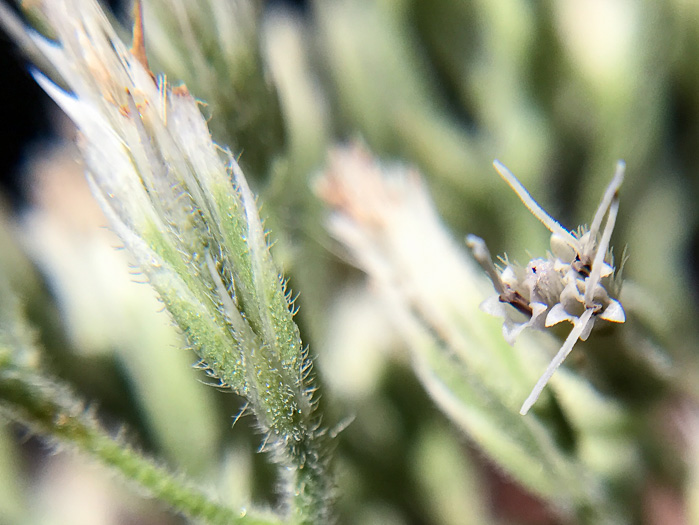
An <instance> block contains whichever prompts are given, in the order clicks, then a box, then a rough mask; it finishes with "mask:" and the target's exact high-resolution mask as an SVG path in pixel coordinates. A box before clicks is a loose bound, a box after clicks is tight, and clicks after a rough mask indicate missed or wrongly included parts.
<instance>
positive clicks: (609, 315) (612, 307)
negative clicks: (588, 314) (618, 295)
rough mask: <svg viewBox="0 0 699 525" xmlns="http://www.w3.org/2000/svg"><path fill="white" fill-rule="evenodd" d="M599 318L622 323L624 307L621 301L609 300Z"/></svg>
mask: <svg viewBox="0 0 699 525" xmlns="http://www.w3.org/2000/svg"><path fill="white" fill-rule="evenodd" d="M598 317H599V318H600V319H604V320H605V321H611V322H612V323H623V322H624V321H626V314H625V313H624V308H623V307H622V306H621V303H620V302H619V301H617V300H616V299H610V300H609V306H607V308H605V310H604V312H602V313H601V314H599V316H598Z"/></svg>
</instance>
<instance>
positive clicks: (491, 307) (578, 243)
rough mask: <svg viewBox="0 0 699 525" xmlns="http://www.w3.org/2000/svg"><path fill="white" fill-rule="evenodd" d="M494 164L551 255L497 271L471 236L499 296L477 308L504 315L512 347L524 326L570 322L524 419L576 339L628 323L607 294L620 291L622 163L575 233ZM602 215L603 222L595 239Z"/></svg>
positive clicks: (481, 244) (480, 241)
mask: <svg viewBox="0 0 699 525" xmlns="http://www.w3.org/2000/svg"><path fill="white" fill-rule="evenodd" d="M494 166H495V169H496V170H497V171H498V173H499V174H500V176H502V178H503V179H505V181H506V182H507V183H508V184H509V185H510V187H511V188H512V189H513V190H514V191H515V193H517V195H518V196H519V198H520V199H521V200H522V202H523V203H524V205H525V206H527V208H528V209H529V211H531V212H532V213H533V214H534V216H535V217H536V218H537V219H539V220H540V221H541V222H542V223H543V224H544V226H546V227H547V228H548V229H549V230H550V231H551V233H552V235H551V253H549V254H548V256H547V258H546V259H541V258H538V259H533V260H532V261H530V262H529V264H528V265H527V266H526V268H522V267H519V266H517V265H514V264H510V263H509V262H508V261H506V260H505V261H504V262H505V268H504V269H498V268H496V266H495V265H494V264H493V261H492V258H491V256H490V253H489V252H488V248H487V247H486V245H485V242H484V241H483V239H480V238H479V237H476V236H475V235H469V236H468V237H467V238H466V244H467V245H468V246H469V247H470V248H471V250H472V251H473V255H474V257H475V259H476V260H477V261H478V262H479V263H480V264H481V266H483V268H484V269H485V271H486V272H487V273H488V276H489V277H490V279H491V281H492V282H493V286H494V287H495V291H496V292H497V294H496V295H495V296H492V297H490V298H488V299H486V300H485V301H484V302H483V304H482V305H481V308H482V309H483V310H484V311H485V312H487V313H490V314H492V315H496V316H499V317H503V319H504V322H503V334H504V336H505V340H506V341H507V342H508V343H510V344H514V341H515V339H516V337H517V335H519V333H520V332H521V331H522V330H524V329H525V328H529V327H533V328H539V329H543V328H546V327H550V326H554V325H556V324H558V323H561V322H563V321H568V322H570V323H572V324H573V329H572V330H571V332H570V334H569V335H568V337H567V338H566V340H565V342H564V343H563V346H561V349H560V350H559V352H558V354H557V355H556V356H555V357H554V359H553V360H552V361H551V363H550V364H549V366H548V368H547V369H546V371H545V372H544V374H543V375H542V376H541V378H540V379H539V381H538V382H537V384H536V386H535V387H534V389H533V390H532V393H531V394H530V395H529V397H528V398H527V400H526V401H525V402H524V404H523V405H522V409H521V410H520V413H521V414H523V415H524V414H526V413H527V412H528V411H529V408H531V406H532V405H533V404H534V403H535V402H536V400H537V399H538V397H539V395H540V394H541V391H542V390H543V388H544V386H546V383H547V382H548V381H549V379H550V378H551V376H552V375H553V373H554V372H555V371H556V369H558V367H559V366H560V365H561V363H562V362H563V360H564V359H565V358H566V357H567V355H568V354H569V353H570V351H571V350H572V349H573V345H574V344H575V343H576V341H577V340H578V339H581V340H583V341H584V340H585V339H587V337H588V336H589V335H590V332H591V330H592V328H593V326H594V325H595V322H596V321H598V320H604V321H611V322H614V323H623V322H624V321H625V320H626V316H625V314H624V309H623V307H622V306H621V303H620V302H619V301H618V300H617V299H615V298H613V297H612V296H611V295H610V292H611V293H613V294H616V293H617V292H618V290H617V289H616V286H615V283H614V282H613V277H614V267H613V265H612V262H611V256H610V255H609V242H610V239H611V236H612V231H613V230H614V224H615V222H616V216H617V213H618V210H619V195H618V192H619V187H620V186H621V183H622V181H623V178H624V168H625V165H624V163H623V162H622V161H619V163H618V164H617V169H616V172H615V174H614V177H613V179H612V181H611V182H610V183H609V186H608V187H607V189H606V191H605V193H604V196H603V197H602V202H601V203H600V205H599V207H598V208H597V211H596V213H595V216H594V218H593V220H592V223H591V225H590V228H589V229H585V228H582V227H581V228H579V229H578V231H577V232H576V233H571V232H569V231H567V230H566V229H565V228H563V226H561V224H560V223H559V222H558V221H556V220H555V219H554V218H553V217H551V216H550V215H549V214H548V213H546V212H545V211H544V210H543V209H542V208H541V206H539V205H538V204H537V203H536V201H535V200H534V199H533V198H532V197H531V195H529V192H527V190H526V189H525V188H524V186H522V184H521V183H520V182H519V181H518V180H517V178H516V177H515V176H514V175H513V174H512V173H511V172H510V171H509V170H508V169H507V168H505V166H503V165H502V164H501V163H500V162H498V161H495V162H494ZM605 216H606V217H607V221H606V223H605V225H604V229H603V230H602V234H601V237H600V238H599V239H598V235H599V233H600V228H601V227H602V221H603V220H604V218H605Z"/></svg>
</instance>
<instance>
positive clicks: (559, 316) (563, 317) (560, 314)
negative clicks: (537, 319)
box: [545, 303, 576, 327]
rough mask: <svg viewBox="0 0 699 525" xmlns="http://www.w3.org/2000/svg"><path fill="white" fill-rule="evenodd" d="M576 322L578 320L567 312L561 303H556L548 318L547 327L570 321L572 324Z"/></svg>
mask: <svg viewBox="0 0 699 525" xmlns="http://www.w3.org/2000/svg"><path fill="white" fill-rule="evenodd" d="M575 320H576V318H575V317H573V316H572V315H570V314H569V313H568V312H566V309H565V308H563V305H562V304H561V303H556V304H555V305H553V308H551V311H550V312H549V313H548V315H547V316H546V323H545V326H546V327H549V326H553V325H556V324H558V323H562V322H563V321H570V322H571V323H573V324H575Z"/></svg>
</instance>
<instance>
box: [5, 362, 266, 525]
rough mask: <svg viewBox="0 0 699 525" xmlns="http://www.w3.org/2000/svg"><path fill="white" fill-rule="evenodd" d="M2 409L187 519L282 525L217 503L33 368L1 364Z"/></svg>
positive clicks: (219, 523) (218, 523) (222, 523)
mask: <svg viewBox="0 0 699 525" xmlns="http://www.w3.org/2000/svg"><path fill="white" fill-rule="evenodd" d="M0 411H1V412H2V413H4V414H5V415H7V416H9V417H10V418H11V419H14V420H16V421H18V422H20V423H22V424H24V425H26V426H27V427H29V428H31V429H32V430H33V431H35V432H37V433H39V434H42V435H44V436H46V437H50V438H53V439H55V440H57V441H58V442H60V443H63V444H67V445H69V446H71V447H75V448H76V449H78V450H79V451H81V452H83V453H87V454H89V455H90V456H92V457H93V458H96V459H97V460H99V461H100V462H101V463H103V464H105V465H108V466H110V467H112V468H114V469H115V470H116V471H118V472H119V473H121V474H122V475H123V476H124V477H125V478H127V479H128V480H130V481H131V482H132V483H134V484H136V485H137V486H139V487H140V488H142V489H145V490H146V491H147V493H148V494H150V495H151V496H153V497H155V498H157V499H159V500H161V501H163V502H165V503H166V504H168V505H170V506H171V507H172V508H173V509H175V510H177V511H178V512H180V513H181V514H183V515H185V516H187V517H188V518H191V519H196V520H201V522H203V523H206V524H210V525H232V524H241V525H242V524H245V525H263V524H276V523H280V522H279V521H278V520H275V519H267V518H255V517H251V516H248V515H246V514H245V513H244V512H238V511H235V510H233V509H230V508H227V507H224V506H222V505H220V504H218V503H216V502H214V501H212V500H211V499H210V498H209V497H208V496H206V495H205V494H204V493H202V492H201V491H199V490H197V489H195V488H193V487H192V486H190V485H189V484H188V483H187V482H186V481H185V480H183V479H182V478H180V477H179V476H175V475H173V474H172V473H170V472H168V471H166V470H165V469H164V468H163V467H161V466H158V465H155V464H154V463H153V462H152V461H150V460H149V459H146V458H145V457H143V456H142V455H140V454H138V453H137V452H136V451H135V450H134V449H132V448H131V447H129V446H127V445H126V444H125V443H122V442H120V441H118V440H117V439H114V438H112V437H111V436H109V435H108V434H107V433H106V432H105V431H104V430H103V429H102V428H101V427H100V426H99V424H98V423H97V421H96V420H95V419H94V418H93V417H92V416H91V415H90V413H89V411H86V410H85V407H84V405H83V403H81V402H80V401H78V400H77V399H75V397H74V396H73V395H72V393H71V392H70V391H69V390H68V389H67V388H66V387H64V386H63V385H60V384H58V383H55V382H53V381H50V380H48V379H46V378H45V377H43V376H41V375H40V374H38V373H36V372H34V371H29V370H26V369H23V368H18V367H15V366H12V365H9V366H8V365H7V364H5V365H2V364H0Z"/></svg>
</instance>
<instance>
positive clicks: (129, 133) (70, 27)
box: [31, 0, 329, 520]
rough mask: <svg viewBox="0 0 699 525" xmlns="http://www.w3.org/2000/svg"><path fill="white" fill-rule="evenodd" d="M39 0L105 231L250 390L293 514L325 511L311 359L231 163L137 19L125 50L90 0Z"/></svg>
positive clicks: (59, 94)
mask: <svg viewBox="0 0 699 525" xmlns="http://www.w3.org/2000/svg"><path fill="white" fill-rule="evenodd" d="M41 9H42V12H43V14H44V15H45V16H46V19H47V20H48V21H50V23H51V26H52V30H53V31H54V33H55V38H56V41H55V42H52V41H49V40H46V39H45V38H43V37H41V36H39V35H38V34H34V33H31V36H32V38H33V39H34V41H35V43H36V45H37V46H38V48H39V49H40V50H41V52H42V53H43V54H44V55H45V56H46V58H47V59H48V61H49V62H50V63H51V64H52V65H53V66H54V67H55V69H56V71H57V72H58V74H59V75H60V81H61V82H63V83H64V85H66V86H67V88H68V90H69V91H64V90H63V89H61V88H59V87H57V85H56V84H54V83H53V82H51V81H50V80H48V79H47V78H46V77H45V76H43V75H42V74H41V73H35V77H36V79H37V81H38V82H39V84H40V85H41V86H42V87H43V88H44V89H45V91H46V92H47V93H48V94H49V95H50V96H51V97H52V98H53V99H54V100H55V101H56V102H57V103H58V105H59V106H60V107H61V108H62V109H63V110H64V111H65V112H66V113H67V114H68V116H69V117H70V118H71V119H72V120H73V121H74V122H75V124H76V125H77V127H78V129H79V132H80V134H79V144H80V146H81V150H82V154H83V157H84V159H85V162H86V165H87V176H88V179H89V182H90V185H91V187H92V190H93V193H94V195H95V197H96V198H97V200H98V201H99V203H100V204H101V206H102V209H103V210H104V213H105V214H106V216H107V218H108V219H109V222H110V225H111V227H112V228H113V229H114V231H115V232H116V233H117V234H118V235H119V236H120V238H121V239H122V241H123V243H124V245H125V247H126V248H127V249H128V250H129V252H130V253H131V254H132V256H133V257H134V258H135V259H136V261H137V263H138V265H139V266H140V268H141V270H142V271H143V272H144V274H145V275H146V276H147V277H148V280H149V281H150V283H151V284H152V286H153V287H154V288H155V289H156V291H157V292H158V294H159V295H160V298H161V299H162V301H163V302H164V304H165V306H166V308H167V309H168V311H169V312H170V314H171V315H172V317H173V319H174V321H175V322H176V323H177V325H178V326H179V327H180V328H181V329H182V331H183V332H184V333H185V335H186V336H187V339H188V341H189V344H190V346H191V347H192V349H193V350H194V351H195V352H196V353H197V355H198V356H199V358H200V360H201V362H200V366H201V367H202V368H204V369H206V370H207V371H208V372H209V373H210V374H211V375H213V376H215V377H216V378H218V379H219V381H220V383H221V385H222V386H225V387H230V388H231V389H232V390H234V391H235V392H237V393H239V394H240V395H242V396H244V397H245V398H246V399H247V400H248V403H249V408H250V409H251V410H252V412H253V413H254V414H255V416H256V418H257V421H258V424H259V426H260V428H261V430H262V431H263V432H264V433H265V435H266V438H265V447H266V448H267V449H269V450H271V451H272V452H273V454H274V457H275V459H276V460H277V461H278V462H280V463H281V465H282V466H283V468H282V469H281V470H282V474H283V475H284V476H285V477H286V478H288V479H287V480H286V481H288V483H286V484H284V486H285V488H286V489H288V492H289V494H288V495H289V496H290V502H289V504H290V506H292V507H293V508H292V510H291V512H292V513H296V514H295V515H296V517H299V516H302V517H304V519H305V518H308V517H310V518H312V519H318V520H322V519H324V518H325V517H326V511H327V508H326V505H327V488H328V486H329V478H328V477H327V475H325V473H324V472H321V471H323V470H324V465H325V459H326V458H325V457H324V455H325V453H324V447H323V445H322V443H323V442H324V441H325V434H324V432H322V431H321V430H320V428H319V426H320V423H319V420H318V416H317V415H316V407H315V403H314V399H313V392H314V388H315V387H314V386H313V382H312V379H311V377H310V368H311V363H310V359H309V358H308V355H307V350H306V349H305V348H304V347H303V346H302V343H301V339H300V335H299V331H298V328H297V326H296V324H295V323H294V321H293V318H292V316H293V313H292V309H291V302H290V300H289V297H288V295H287V293H286V291H285V283H284V281H283V280H282V278H281V276H280V274H279V271H278V269H277V268H276V266H275V263H274V261H273V260H272V258H271V254H270V252H269V248H268V244H267V239H266V233H265V231H264V229H263V226H262V223H261V221H260V218H259V215H258V210H257V205H256V202H255V198H254V196H253V194H252V192H251V191H250V189H249V187H248V185H247V182H246V180H245V177H244V175H243V173H242V171H241V169H240V168H239V166H238V164H237V163H236V161H235V159H234V158H233V157H232V155H231V154H230V152H229V151H227V150H225V149H223V148H221V147H219V146H218V145H216V144H214V142H213V141H212V139H211V135H210V133H209V129H208V127H207V124H206V121H205V120H204V118H203V116H202V114H201V113H200V110H199V106H198V102H197V100H196V99H195V98H194V97H193V96H191V95H190V94H189V92H188V91H187V89H186V88H185V87H184V86H179V87H174V88H173V87H172V86H171V85H170V84H169V83H168V82H167V80H166V79H165V78H164V77H155V76H154V75H153V73H152V72H151V71H150V70H149V68H148V64H147V62H146V59H145V51H144V48H143V42H142V40H140V41H139V30H140V24H139V23H138V21H137V24H136V28H135V35H134V48H133V49H132V50H129V49H127V47H126V46H125V45H124V44H123V43H122V42H121V40H120V39H119V38H118V36H117V34H116V33H115V31H114V29H113V28H112V27H111V25H110V23H109V22H108V20H107V18H106V16H105V15H104V13H103V12H102V11H101V9H100V8H99V6H98V5H97V3H96V2H94V1H93V0H59V1H53V0H51V1H46V2H43V3H42V4H41ZM292 496H293V497H292Z"/></svg>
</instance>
